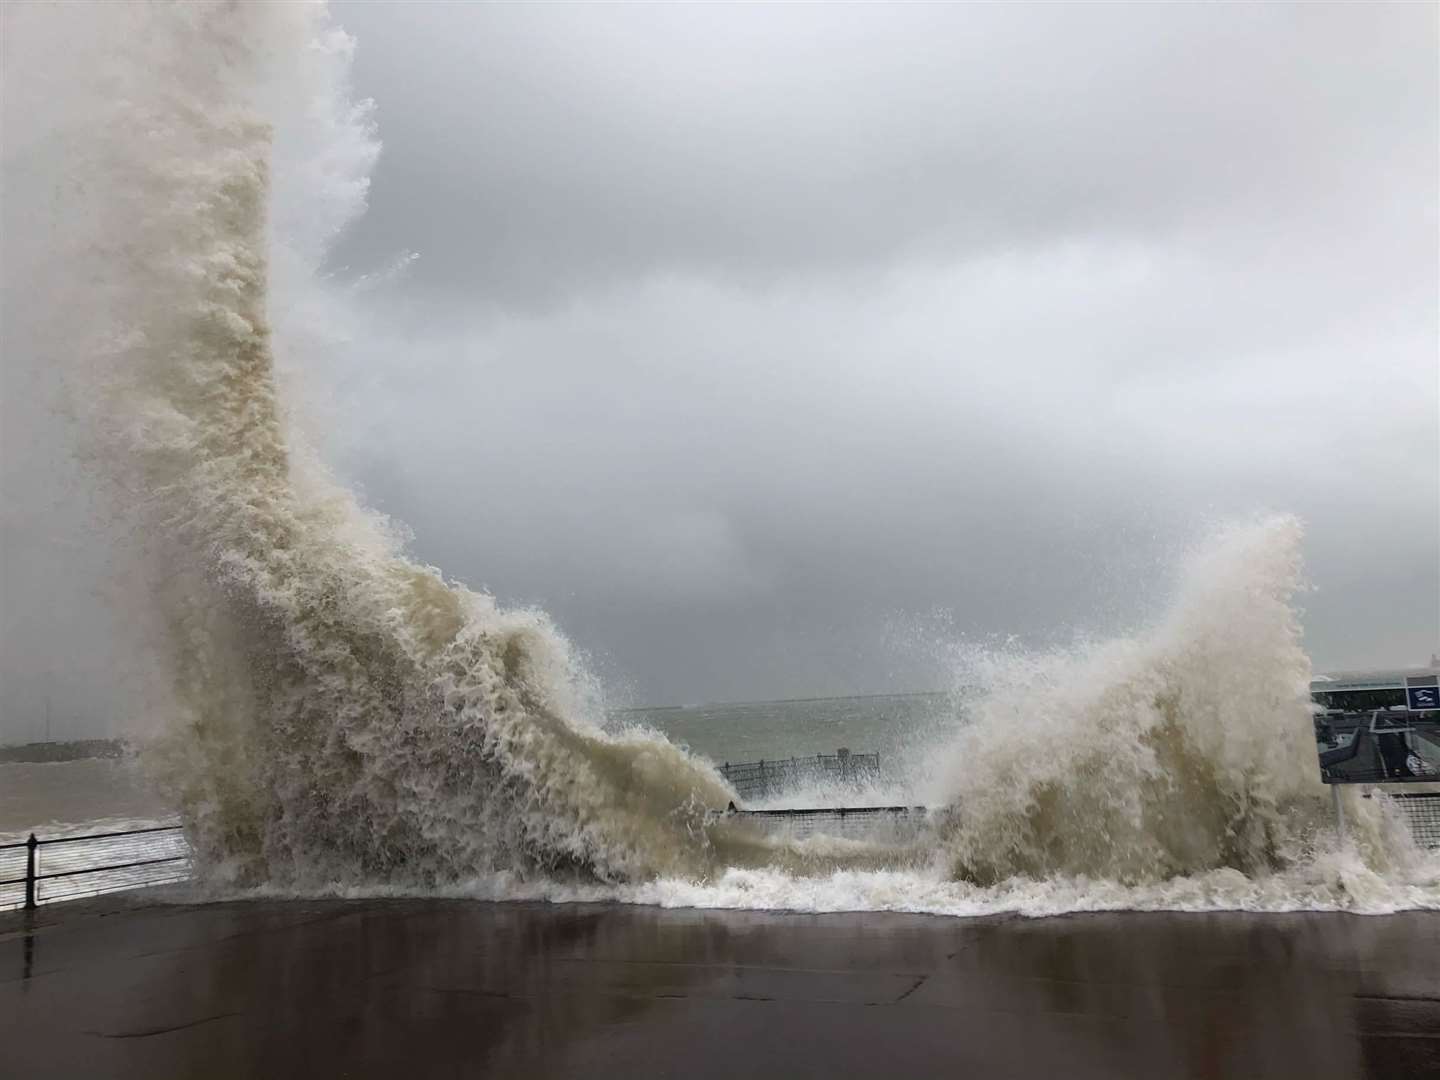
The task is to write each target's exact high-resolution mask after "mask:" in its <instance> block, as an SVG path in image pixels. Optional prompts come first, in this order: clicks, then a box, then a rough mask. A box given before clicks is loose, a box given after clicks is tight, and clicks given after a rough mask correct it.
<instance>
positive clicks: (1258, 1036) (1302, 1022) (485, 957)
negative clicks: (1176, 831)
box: [0, 897, 1440, 1080]
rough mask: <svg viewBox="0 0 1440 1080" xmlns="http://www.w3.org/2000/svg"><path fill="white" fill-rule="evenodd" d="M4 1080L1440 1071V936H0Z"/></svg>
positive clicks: (395, 913) (1389, 932)
mask: <svg viewBox="0 0 1440 1080" xmlns="http://www.w3.org/2000/svg"><path fill="white" fill-rule="evenodd" d="M0 1074H3V1075H4V1076H7V1077H11V1076H13V1077H26V1078H32V1077H33V1078H39V1077H145V1078H164V1077H203V1078H206V1080H221V1078H225V1077H263V1078H267V1080H269V1078H279V1077H307V1078H308V1077H338V1076H350V1077H387V1078H401V1080H415V1078H419V1077H452V1076H453V1077H461V1076H465V1077H474V1076H517V1077H520V1076H523V1077H536V1076H634V1077H652V1076H675V1077H685V1078H696V1077H726V1078H736V1077H744V1078H750V1077H755V1076H784V1077H807V1076H812V1077H827V1078H835V1077H843V1076H885V1077H889V1078H897V1077H929V1076H939V1075H948V1076H962V1077H963V1076H971V1077H983V1078H994V1077H1057V1076H1063V1077H1067V1078H1075V1077H1104V1078H1106V1080H1114V1078H1116V1077H1143V1078H1146V1080H1154V1078H1160V1077H1303V1078H1305V1080H1322V1078H1327V1077H1367V1076H1368V1077H1397V1078H1401V1077H1407V1078H1408V1077H1422V1076H1427V1075H1428V1076H1436V1075H1440V914H1427V913H1408V914H1400V915H1392V916H1383V917H1362V916H1351V915H1327V914H1294V915H1245V914H1203V915H1201V914H1184V915H1181V914H1105V915H1077V916H1067V917H1062V918H1051V919H1040V920H1028V919H1020V918H1003V919H993V918H992V919H975V920H964V919H952V918H943V917H935V916H918V915H897V914H875V913H868V914H854V915H799V914H784V913H768V912H731V911H697V910H662V909H658V908H647V907H627V906H620V905H548V904H518V903H509V904H495V903H482V902H475V901H461V900H419V899H417V900H324V901H298V900H290V901H277V900H265V901H242V902H232V903H213V904H198V905H191V904H186V905H173V904H172V905H165V904H157V903H153V902H148V901H141V900H137V899H136V898H134V897H130V898H124V897H121V898H109V899H100V900H95V901H89V902H79V903H73V904H61V905H55V906H54V907H50V908H42V909H41V910H40V911H39V912H36V913H32V914H29V915H27V914H26V913H23V912H9V913H4V914H0Z"/></svg>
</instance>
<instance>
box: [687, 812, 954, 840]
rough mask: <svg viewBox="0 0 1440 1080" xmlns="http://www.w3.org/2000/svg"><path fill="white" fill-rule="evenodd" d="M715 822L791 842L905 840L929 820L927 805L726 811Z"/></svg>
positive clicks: (713, 815) (716, 814) (716, 815)
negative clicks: (735, 824) (741, 825)
mask: <svg viewBox="0 0 1440 1080" xmlns="http://www.w3.org/2000/svg"><path fill="white" fill-rule="evenodd" d="M708 816H709V818H710V819H711V820H714V821H718V820H727V821H739V822H743V823H745V824H747V825H754V826H758V827H759V828H761V829H763V830H764V831H765V832H767V833H770V834H772V835H779V836H785V837H788V838H789V839H792V840H799V839H803V838H805V837H807V836H813V835H815V834H816V833H824V834H825V835H827V836H842V837H847V838H850V839H870V840H881V839H897V840H898V839H905V838H907V837H909V836H911V835H913V834H915V833H918V832H919V830H920V829H921V828H923V827H924V826H925V825H926V823H928V822H929V820H930V810H929V808H928V807H924V806H819V807H805V808H796V809H785V810H738V809H736V808H735V807H734V805H733V804H732V805H731V806H730V808H729V809H727V810H715V811H712V812H711V813H710V814H709V815H708Z"/></svg>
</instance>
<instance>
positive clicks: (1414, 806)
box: [1376, 791, 1440, 851]
mask: <svg viewBox="0 0 1440 1080" xmlns="http://www.w3.org/2000/svg"><path fill="white" fill-rule="evenodd" d="M1376 795H1377V797H1378V798H1381V799H1389V800H1391V802H1390V805H1391V806H1393V807H1395V809H1397V810H1399V811H1400V816H1401V817H1403V818H1404V819H1405V824H1406V825H1408V826H1409V827H1410V835H1411V836H1413V837H1414V838H1415V843H1416V844H1418V845H1419V846H1420V847H1423V848H1430V849H1431V850H1432V851H1440V791H1421V792H1413V793H1395V794H1392V793H1391V792H1388V791H1386V792H1377V793H1376Z"/></svg>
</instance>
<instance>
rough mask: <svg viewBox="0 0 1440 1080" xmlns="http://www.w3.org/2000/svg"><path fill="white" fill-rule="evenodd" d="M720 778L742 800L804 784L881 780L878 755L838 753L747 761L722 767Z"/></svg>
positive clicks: (845, 751) (727, 763) (842, 751)
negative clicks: (726, 781)
mask: <svg viewBox="0 0 1440 1080" xmlns="http://www.w3.org/2000/svg"><path fill="white" fill-rule="evenodd" d="M720 775H722V776H723V777H725V779H726V780H728V781H729V782H730V786H731V787H733V788H734V789H735V792H736V794H737V795H739V796H740V797H741V798H742V799H758V798H762V797H764V796H766V795H774V794H776V793H777V792H780V791H784V790H785V789H786V788H792V787H799V786H801V785H802V784H813V783H832V784H850V783H860V782H863V781H868V780H878V779H879V777H880V755H879V754H852V753H850V751H849V750H844V749H841V750H837V751H836V752H835V753H833V754H816V755H815V756H814V757H802V758H797V757H791V758H777V759H776V760H773V761H767V760H764V759H762V760H760V761H746V762H741V763H739V764H735V765H732V764H731V763H730V762H728V761H727V762H726V763H725V764H724V765H722V766H720Z"/></svg>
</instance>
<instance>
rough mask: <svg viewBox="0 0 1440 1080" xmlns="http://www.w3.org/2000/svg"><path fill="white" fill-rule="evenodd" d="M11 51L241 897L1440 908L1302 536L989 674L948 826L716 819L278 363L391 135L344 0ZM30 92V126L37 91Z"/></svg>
mask: <svg viewBox="0 0 1440 1080" xmlns="http://www.w3.org/2000/svg"><path fill="white" fill-rule="evenodd" d="M10 30H17V31H18V30H23V31H25V33H26V34H27V35H29V36H28V40H29V41H30V42H32V43H36V42H46V41H48V42H50V43H52V44H57V43H63V44H64V47H65V49H66V50H67V51H65V53H64V55H66V56H68V57H70V58H71V59H70V61H69V66H68V67H65V68H63V70H62V71H61V73H60V75H56V74H55V73H53V72H49V73H47V70H46V69H45V66H44V65H45V64H47V63H49V62H50V61H49V59H48V58H49V57H50V56H51V53H50V52H49V51H47V50H45V49H38V48H36V49H30V50H28V51H26V50H20V49H18V48H17V47H15V46H14V45H13V37H14V36H15V35H14V34H11V33H8V32H7V35H6V36H7V38H11V39H12V44H11V45H9V46H7V49H8V51H7V55H6V61H7V67H8V68H10V70H9V71H8V72H7V76H6V78H7V114H6V124H7V133H8V134H7V176H10V175H15V176H19V177H20V178H21V182H20V184H19V186H18V187H16V186H14V185H8V186H7V191H9V193H10V201H11V202H12V203H13V202H14V197H15V195H16V193H17V192H20V193H24V194H26V195H27V196H28V197H32V198H34V199H35V200H36V203H37V204H41V203H44V201H45V198H48V199H49V200H50V202H49V204H48V205H49V206H50V215H51V216H50V218H49V219H48V220H49V232H48V233H45V234H44V235H43V236H40V237H38V238H34V239H31V240H29V241H28V242H25V243H22V244H20V245H19V246H18V247H17V248H15V250H16V251H17V252H20V253H21V254H23V255H24V257H26V258H27V259H29V260H31V261H33V264H34V266H35V268H36V269H35V273H34V274H33V275H31V276H30V278H29V280H28V281H27V282H12V280H11V278H10V277H7V283H6V289H7V294H13V295H7V299H6V304H7V317H8V316H9V315H10V314H11V313H12V312H14V311H20V314H21V315H23V321H24V325H25V328H26V330H25V334H26V336H27V337H28V341H27V346H28V348H29V351H30V352H31V353H32V354H33V355H35V356H36V357H38V358H39V359H40V361H41V362H43V363H48V364H54V365H55V366H56V367H57V369H59V370H62V371H63V373H64V381H65V385H66V387H67V394H68V400H69V402H70V404H71V407H72V408H73V410H74V413H75V415H76V418H77V421H78V424H77V428H78V430H79V431H80V432H81V433H82V439H83V447H84V451H85V455H86V459H87V461H88V462H89V463H90V467H91V469H92V471H93V472H94V473H95V475H97V476H99V477H101V478H102V479H103V482H104V484H105V485H106V490H108V491H109V492H110V493H111V497H112V501H113V502H114V503H115V504H116V505H117V508H118V510H119V513H120V515H121V519H122V521H123V522H124V523H127V524H128V525H129V527H130V529H131V530H132V533H133V535H135V536H138V537H140V538H141V539H140V540H138V541H135V542H131V543H128V544H126V545H124V547H123V555H124V557H125V558H126V560H127V562H126V563H125V565H126V566H127V567H129V571H128V573H127V575H126V587H125V590H124V592H123V595H124V596H127V597H129V598H130V602H131V603H133V605H134V607H133V613H134V626H135V629H136V636H137V639H138V641H139V643H140V644H141V645H143V646H144V650H145V653H144V654H145V655H146V656H149V657H151V658H152V660H153V663H154V664H155V665H156V667H157V670H159V671H161V672H162V673H163V683H164V687H165V690H166V693H165V695H164V702H163V704H164V712H165V715H166V716H167V725H166V731H165V733H164V734H163V736H161V737H160V738H159V739H157V740H156V741H155V743H154V745H153V746H152V747H151V749H150V751H149V756H150V759H151V761H152V763H153V765H154V768H155V771H156V774H157V776H158V777H159V778H160V782H161V783H163V784H164V785H165V786H166V788H167V790H168V792H169V793H170V794H171V796H172V797H173V798H174V800H175V802H176V804H177V805H178V807H179V809H180V812H181V814H182V817H183V819H184V822H185V825H186V828H187V832H188V835H189V838H190V840H191V843H192V845H193V846H194V848H195V852H196V866H197V870H198V872H199V874H200V875H201V878H202V881H203V882H204V883H206V884H207V885H208V886H209V887H212V888H235V887H243V888H255V889H260V890H265V891H270V892H279V893H283V894H292V893H299V894H311V893H315V892H319V891H338V892H342V893H365V892H375V891H380V892H386V891H398V892H406V893H415V892H432V893H433V892H440V893H455V894H460V895H477V896H492V897H502V896H526V897H528V896H543V897H550V898H553V899H605V898H608V899H619V900H628V901H634V902H643V903H660V904H706V905H715V906H754V907H793V908H801V909H806V910H837V909H840V908H893V909H897V910H920V911H924V910H933V911H945V912H950V913H955V914H978V913H984V912H991V911H997V910H1021V911H1027V912H1031V913H1048V912H1051V911H1059V910H1084V909H1089V908H1095V907H1127V906H1139V907H1145V906H1178V907H1191V906H1195V907H1207V906H1209V907H1230V906H1239V907H1256V908H1277V909H1285V908H1293V907H1340V908H1350V909H1354V910H1374V911H1381V910H1392V909H1394V908H1398V907H1414V906H1440V870H1437V867H1436V864H1435V861H1434V860H1433V859H1427V858H1425V857H1423V856H1422V855H1420V853H1418V852H1416V851H1414V849H1413V848H1410V847H1407V846H1406V845H1405V844H1404V843H1403V842H1402V840H1401V839H1400V838H1399V837H1400V834H1399V832H1398V830H1396V829H1395V828H1394V827H1393V825H1392V824H1391V823H1388V822H1387V820H1386V819H1385V818H1384V817H1383V815H1382V814H1381V813H1380V812H1379V810H1378V809H1376V808H1374V807H1370V808H1368V809H1362V808H1361V807H1359V806H1358V805H1357V806H1356V807H1355V813H1354V814H1353V815H1352V816H1353V818H1354V823H1355V831H1356V834H1357V837H1358V839H1357V841H1356V844H1355V845H1354V846H1353V847H1351V848H1349V849H1346V850H1344V851H1340V850H1336V849H1335V847H1334V843H1333V840H1332V839H1331V837H1330V833H1329V831H1328V830H1327V827H1326V821H1325V817H1324V802H1323V794H1324V793H1323V791H1322V789H1321V787H1320V785H1319V784H1318V782H1317V780H1316V779H1315V777H1314V775H1313V774H1314V772H1315V769H1316V766H1315V750H1314V740H1313V737H1312V734H1311V727H1310V719H1309V713H1308V709H1307V704H1306V681H1307V679H1308V662H1307V661H1306V658H1305V655H1304V653H1303V651H1302V649H1301V646H1300V641H1299V631H1298V625H1297V622H1296V617H1295V614H1294V611H1293V609H1292V606H1291V604H1292V599H1293V595H1294V593H1295V590H1296V589H1297V588H1298V587H1299V586H1300V583H1301V579H1300V559H1299V545H1300V529H1299V526H1298V524H1297V523H1295V522H1293V521H1291V520H1289V519H1286V518H1275V519H1269V520H1265V521H1261V522H1258V523H1251V524H1246V525H1242V526H1236V527H1233V528H1231V529H1228V530H1222V532H1221V533H1220V534H1219V535H1218V536H1216V537H1215V538H1213V539H1212V540H1211V541H1209V542H1208V543H1207V544H1206V545H1205V546H1204V547H1203V548H1202V549H1200V550H1199V551H1197V553H1196V554H1195V555H1194V556H1193V557H1192V558H1191V559H1189V560H1188V562H1187V564H1186V568H1185V570H1184V573H1183V583H1182V586H1181V588H1180V589H1179V592H1178V595H1177V597H1176V599H1175V601H1174V603H1173V605H1172V607H1171V610H1170V613H1169V614H1168V615H1167V616H1166V617H1164V618H1163V619H1162V620H1161V621H1160V623H1159V624H1158V626H1157V627H1156V628H1154V629H1153V630H1151V631H1148V632H1146V633H1143V634H1139V635H1137V636H1135V637H1133V638H1131V639H1124V640H1117V641H1112V642H1108V643H1104V644H1100V645H1097V646H1093V647H1088V648H1084V649H1077V650H1074V651H1072V652H1070V653H1067V654H1061V655H1046V656H1038V657H1012V656H1004V655H1001V656H995V655H986V656H982V657H981V658H980V659H979V661H978V663H976V664H972V665H971V667H970V674H971V675H972V676H973V675H975V674H977V673H978V674H979V676H980V677H981V682H982V683H983V685H984V686H985V688H986V692H985V693H984V694H982V695H981V696H980V697H979V698H977V699H975V700H974V701H973V702H972V704H971V706H970V708H969V712H968V716H967V718H966V722H965V723H963V724H962V723H960V722H959V721H958V720H957V724H956V726H955V730H954V731H953V732H952V733H951V736H950V738H949V740H948V743H947V745H946V746H944V747H943V748H941V750H939V751H937V754H938V755H939V758H938V760H939V761H941V763H942V766H941V767H940V768H938V769H937V770H936V775H935V776H934V777H933V778H931V780H930V781H929V789H928V791H927V792H926V793H925V794H927V795H928V797H929V800H930V801H931V804H932V805H935V806H942V807H944V809H943V810H942V811H941V812H940V813H939V814H938V815H937V820H936V823H935V826H934V828H933V830H932V831H930V832H928V833H927V834H926V835H925V837H924V838H923V839H921V840H917V841H914V842H907V843H905V844H885V843H866V842H857V841H853V840H841V839H836V838H829V837H812V838H809V839H806V840H801V841H794V842H784V841H776V840H773V839H768V838H766V837H764V836H763V835H761V834H759V833H758V832H754V831H752V830H751V829H749V828H748V827H745V826H741V825H737V824H735V823H733V822H730V823H727V822H725V821H723V820H720V821H718V822H717V821H715V820H713V819H712V818H710V817H707V813H706V812H707V810H713V809H717V808H721V807H724V806H725V805H726V803H727V802H728V801H729V800H730V799H732V798H734V793H733V792H732V791H730V789H729V788H728V787H727V786H726V785H725V784H724V782H723V781H722V780H721V779H720V777H719V776H718V775H717V774H716V772H715V771H714V770H713V768H712V767H711V766H710V765H708V764H707V763H705V762H704V761H701V760H699V759H697V758H695V757H693V756H691V755H689V754H687V753H685V752H683V751H682V750H680V749H678V748H676V747H674V746H673V745H671V744H670V743H668V742H667V741H665V740H664V739H662V738H660V737H659V736H657V735H654V734H650V733H646V732H643V731H628V732H625V733H621V734H613V733H607V732H605V731H603V730H602V729H601V727H600V724H599V721H598V718H599V717H600V716H601V715H602V712H601V710H600V709H599V707H598V706H597V704H596V696H595V694H594V692H593V681H592V680H591V679H590V678H589V677H588V676H587V674H586V672H585V670H584V667H583V665H582V664H581V663H580V662H579V660H578V658H577V657H576V655H575V653H574V651H573V650H572V649H571V647H570V646H569V644H568V643H567V642H566V640H565V638H564V637H563V636H562V635H561V634H560V633H558V632H557V630H556V629H555V628H554V627H553V626H552V625H551V623H550V621H549V619H548V618H547V617H546V616H545V615H544V614H543V613H540V612H537V611H533V610H519V611H508V610H504V609H502V608H500V607H499V606H498V605H497V604H496V603H495V601H494V600H493V599H492V598H491V597H489V596H488V595H485V594H484V593H480V592H477V591H473V590H471V589H467V588H465V587H464V586H462V585H460V584H458V583H455V582H453V581H448V580H446V579H445V578H444V576H443V575H442V574H441V572H440V571H438V570H436V569H434V568H432V567H428V566H423V565H420V564H418V563H416V562H414V561H412V560H411V559H409V558H407V557H406V556H405V554H404V552H403V545H402V543H401V542H400V540H399V539H397V536H398V532H399V530H397V529H394V528H392V527H391V526H390V524H389V523H388V522H386V521H385V520H384V519H382V518H380V517H378V516H377V515H374V514H371V513H369V512H367V511H366V510H365V509H364V508H363V507H361V505H360V504H359V503H358V501H357V500H356V498H355V497H354V496H353V495H352V494H351V493H350V492H349V491H347V490H346V489H345V488H344V487H343V486H341V485H339V484H337V483H336V482H334V481H333V480H332V479H331V478H330V477H329V476H328V474H327V473H326V472H325V470H324V469H323V468H322V467H321V466H320V465H319V464H318V463H317V460H316V455H315V454H313V453H312V452H311V451H310V450H309V449H307V445H306V442H305V440H304V439H303V438H302V437H301V435H300V432H301V431H302V430H303V423H302V419H303V418H297V417H296V416H294V415H291V414H289V413H287V411H286V409H285V408H284V407H283V406H282V394H281V391H282V389H284V390H293V388H294V386H295V385H297V383H303V375H302V376H301V377H300V379H299V380H291V379H286V378H282V377H281V375H280V374H279V373H278V372H277V356H280V357H288V358H289V359H290V361H291V363H293V364H294V365H295V366H296V367H298V368H300V369H302V371H303V368H304V365H305V362H306V356H305V352H306V349H307V348H308V347H310V346H312V345H314V344H315V343H316V340H317V337H318V336H319V335H316V334H314V333H312V332H311V328H310V327H309V326H307V324H306V323H305V322H304V318H303V317H302V316H301V315H297V314H296V312H297V311H300V312H304V311H307V310H310V309H311V305H310V304H309V302H308V300H309V298H310V297H311V296H313V295H320V294H318V293H315V294H310V293H306V291H305V290H306V289H307V288H309V287H310V283H311V281H312V279H313V276H314V274H315V271H316V267H317V266H318V265H319V260H320V258H321V255H322V254H323V250H324V247H325V245H326V244H327V243H328V242H329V241H330V240H332V239H333V237H334V234H335V233H336V231H338V230H339V229H340V228H342V227H343V226H344V224H345V222H346V221H348V220H350V219H351V218H353V216H354V215H355V214H356V213H359V212H360V211H361V210H362V209H363V199H364V193H365V175H366V170H368V168H369V167H370V164H371V163H372V162H373V160H374V156H375V152H376V147H375V143H374V136H373V132H372V131H371V127H370V125H371V120H370V116H369V112H368V110H367V109H366V108H365V107H364V106H362V105H356V104H354V103H351V102H350V100H349V97H348V92H347V91H346V89H345V87H346V77H345V70H346V64H347V63H348V56H349V43H348V39H346V38H345V37H344V35H343V34H341V33H340V32H339V31H338V29H337V28H336V27H334V26H333V24H332V23H331V22H330V21H329V18H328V15H327V14H326V12H325V10H324V9H323V7H320V6H316V5H290V4H239V3H233V4H177V5H145V6H140V5H112V6H111V7H109V8H102V7H99V6H86V7H80V6H75V7H72V8H60V7H58V6H57V7H54V8H48V7H47V8H27V9H24V10H23V11H21V12H20V13H19V14H11V15H9V16H7V31H10ZM29 78H33V79H34V86H35V87H36V88H37V89H36V91H35V95H34V96H35V100H34V101H33V102H32V104H33V106H34V113H33V116H31V117H28V118H27V117H26V116H22V115H19V114H18V113H15V114H12V112H11V106H10V101H9V99H10V97H11V95H10V94H9V88H10V87H11V86H19V85H21V84H22V82H23V81H25V80H26V79H29ZM12 121H14V122H13V123H12ZM17 132H18V133H17ZM272 167H273V168H274V169H275V170H276V171H275V173H274V180H275V183H276V185H277V190H276V191H274V192H272V190H271V185H272ZM26 177H29V178H31V179H30V181H26V179H25V178H26ZM42 194H44V198H42ZM312 200H313V203H314V207H313V209H312V208H311V201H312ZM10 225H11V220H10V218H9V217H7V243H9V242H10V237H11V236H12V235H13V233H14V230H12V229H11V228H10V227H9V226H10ZM24 239H25V237H24V236H22V240H24ZM12 285H13V288H12ZM17 296H19V297H22V298H23V299H20V300H17V299H16V297H17ZM22 308H23V309H25V310H23V311H21V309H22ZM277 318H278V319H279V320H280V321H279V322H278V324H277V323H273V322H272V320H274V319H277ZM7 333H8V331H7ZM936 759H937V758H936V755H931V760H932V761H934V760H936ZM877 798H878V796H877ZM885 799H886V801H889V800H890V799H891V796H890V795H889V794H888V793H887V794H886V795H885Z"/></svg>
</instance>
